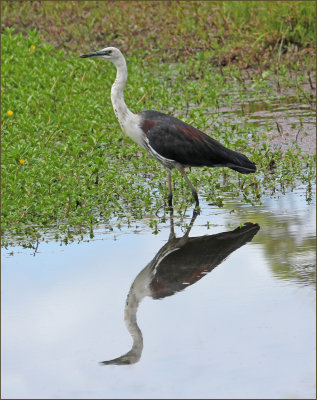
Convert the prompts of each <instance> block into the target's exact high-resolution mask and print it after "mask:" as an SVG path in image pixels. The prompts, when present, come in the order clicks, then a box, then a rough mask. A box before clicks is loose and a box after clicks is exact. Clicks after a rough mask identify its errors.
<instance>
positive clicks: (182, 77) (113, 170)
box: [1, 2, 315, 245]
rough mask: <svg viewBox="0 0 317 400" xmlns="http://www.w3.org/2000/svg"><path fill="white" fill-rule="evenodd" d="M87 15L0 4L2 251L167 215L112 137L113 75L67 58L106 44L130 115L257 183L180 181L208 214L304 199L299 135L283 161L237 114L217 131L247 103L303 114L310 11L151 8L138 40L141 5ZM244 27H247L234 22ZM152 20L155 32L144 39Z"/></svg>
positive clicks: (90, 10) (145, 161)
mask: <svg viewBox="0 0 317 400" xmlns="http://www.w3.org/2000/svg"><path fill="white" fill-rule="evenodd" d="M92 3H95V2H80V3H77V2H57V3H55V2H43V3H41V2H16V3H15V4H11V3H10V4H9V2H3V3H2V8H3V9H2V12H3V33H2V46H1V65H2V102H1V111H2V123H1V124H2V125H1V128H2V180H1V182H2V234H3V244H4V245H7V244H12V243H19V244H24V245H30V244H31V245H32V242H36V241H40V240H42V239H43V238H44V237H45V235H46V234H47V233H49V232H52V231H54V232H55V233H54V234H55V235H56V239H58V238H62V239H64V240H71V239H72V238H74V237H77V236H78V235H83V234H84V233H85V232H87V231H91V234H93V233H92V232H93V229H94V228H95V227H96V226H98V225H101V224H105V225H107V226H109V224H110V225H114V224H115V225H116V226H120V224H123V223H127V222H129V221H131V220H135V219H137V220H139V219H141V218H144V216H148V217H149V224H150V226H151V227H152V228H154V230H155V229H156V227H157V216H156V212H157V210H158V209H160V208H161V207H162V205H163V204H164V203H167V181H166V175H165V171H164V169H163V168H162V167H161V166H160V165H159V164H158V163H157V162H156V161H155V160H154V159H151V158H149V157H148V156H147V155H146V154H145V153H144V152H143V150H141V149H140V148H139V147H138V146H137V145H136V144H134V143H133V142H132V141H130V139H129V138H127V137H124V136H123V134H122V132H121V130H120V126H119V124H118V122H117V120H116V118H115V115H114V113H113V110H112V105H111V101H110V87H111V85H112V82H113V80H114V78H115V69H114V67H113V66H112V65H111V64H108V63H106V62H103V61H102V60H94V59H89V60H84V61H83V60H81V59H80V58H78V56H79V54H81V53H83V52H85V51H86V50H97V49H99V48H101V47H104V46H105V45H109V44H110V43H111V45H118V46H120V47H121V48H122V50H123V52H124V53H125V56H126V58H127V63H128V72H129V77H128V82H127V87H126V90H125V94H126V102H127V105H128V106H129V107H130V108H131V110H132V111H135V112H138V111H140V110H142V109H156V110H159V111H162V112H165V113H170V114H173V115H174V116H177V117H179V118H181V119H183V120H185V121H186V122H188V123H190V124H193V125H194V126H196V127H197V128H199V129H201V130H203V131H205V132H206V133H208V134H210V135H212V136H213V137H214V138H215V139H217V140H219V141H220V142H221V143H223V144H224V145H226V146H228V147H230V148H232V149H234V150H238V151H241V152H243V153H245V154H246V155H247V156H248V157H250V158H251V159H252V161H254V162H255V163H256V165H257V168H258V172H257V173H256V174H254V175H248V176H246V175H240V174H237V173H235V172H234V171H231V170H228V169H221V168H220V169H218V168H215V169H208V168H203V169H192V170H191V171H190V179H191V181H192V182H193V184H194V185H195V186H196V187H197V189H198V192H199V195H200V197H201V198H205V199H206V200H207V201H208V202H209V203H213V204H217V205H218V206H222V204H223V202H224V194H225V195H228V196H232V197H239V198H241V200H243V201H244V202H250V203H257V202H260V201H261V197H262V196H263V194H268V195H271V194H274V193H277V192H280V193H283V192H284V191H285V190H287V188H292V187H295V186H296V185H299V184H301V185H305V187H306V190H307V199H308V200H309V193H310V192H311V190H312V185H313V183H314V176H315V156H314V155H311V154H307V153H305V152H303V151H302V150H301V148H300V146H299V145H298V142H297V137H296V140H295V141H294V142H292V143H290V144H289V146H288V149H287V150H283V151H282V149H281V148H279V147H278V146H273V145H272V143H271V141H272V137H271V136H270V135H269V134H268V132H267V131H266V130H263V129H258V127H257V126H255V125H252V124H248V120H247V116H245V118H244V119H243V121H242V122H241V121H239V123H238V122H237V121H235V120H234V119H232V120H229V121H228V120H224V119H223V118H222V114H221V112H220V111H219V110H220V109H221V108H222V107H226V106H229V105H231V104H233V103H236V102H240V104H245V103H246V104H247V102H248V100H249V99H251V98H252V99H253V100H263V98H265V99H266V101H267V102H270V101H271V100H273V99H276V97H278V98H279V99H280V100H281V101H283V98H285V96H287V95H288V93H289V90H290V88H292V95H293V96H295V98H296V99H297V102H298V104H301V103H309V104H313V103H314V97H312V96H313V95H312V90H308V89H307V86H308V87H309V89H311V88H313V87H314V85H315V80H314V65H315V61H314V40H315V33H314V21H315V16H314V15H315V6H314V4H313V2H281V3H280V2H279V4H277V2H272V3H269V2H267V3H266V2H223V3H221V2H212V4H211V5H209V4H207V2H188V3H187V2H184V3H183V2H177V3H176V4H175V5H174V4H170V3H169V2H166V3H165V2H154V3H151V5H152V6H153V9H152V11H153V12H152V13H151V16H148V18H147V19H146V18H145V23H144V25H143V26H142V28H141V17H140V15H143V16H144V15H147V14H146V10H148V7H149V4H150V3H148V2H109V3H108V2H105V3H103V2H97V4H92ZM130 3H131V4H130ZM237 3H241V4H240V6H241V9H239V8H238V5H237ZM243 3H249V5H252V7H253V8H252V7H246V6H245V5H242V4H243ZM254 3H259V4H260V5H255V4H254ZM264 3H265V4H264ZM304 3H306V4H304ZM133 6H134V7H136V8H134V11H133V12H132V8H131V7H133ZM76 7H77V8H76ZM103 7H106V8H107V10H108V12H107V13H101V10H102V9H103V11H104V10H105V9H104V8H103ZM208 7H210V8H208ZM255 7H259V9H258V10H262V11H261V12H260V13H255V11H254V10H255ZM136 9H138V10H139V12H136ZM206 10H209V14H208V13H207V11H206ZM252 10H253V11H252ZM287 10H288V12H287ZM17 11H18V12H17ZM35 11H37V14H36V13H35ZM123 11H124V12H123ZM142 12H143V14H142ZM140 13H141V14H140ZM206 13H207V14H206ZM252 13H253V14H252ZM270 13H271V14H270ZM101 15H102V16H101ZM109 15H111V19H110V18H108V16H109ZM252 15H253V17H252V23H249V24H247V23H243V21H247V18H249V17H250V16H252ZM269 15H271V17H270V18H269ZM67 16H69V17H70V16H71V18H70V23H69V24H65V18H66V20H68V19H67ZM83 16H84V17H83ZM159 17H160V18H162V21H163V24H162V25H161V26H164V27H165V28H166V31H160V32H154V31H153V26H154V22H155V21H157V18H159ZM76 18H77V20H76ZM82 18H85V21H84V23H81V22H82ZM173 18H174V22H175V18H177V19H176V20H182V24H179V25H176V29H175V30H172V29H170V28H168V26H169V24H170V23H171V21H173ZM119 22H120V23H119ZM132 23H133V24H134V25H131V24H132ZM263 23H266V28H265V27H263V26H262V24H263ZM75 24H76V28H75ZM203 24H205V25H203ZM208 24H209V25H208ZM268 24H269V26H268ZM65 25H68V26H67V27H66V26H65ZM101 26H102V27H104V28H103V29H101ZM128 26H129V27H130V28H131V29H130V30H128V29H127V27H128ZM206 27H209V28H208V29H207V28H206ZM260 27H261V30H260V32H259V31H258V29H259V28H260ZM35 28H36V29H35ZM88 28H89V29H90V33H89V35H88V31H87V29H88ZM156 29H161V28H158V27H157V24H156ZM263 29H266V30H267V32H268V31H269V29H270V34H269V35H268V34H267V33H265V32H266V31H263ZM85 30H86V31H85ZM128 31H129V32H128ZM172 31H173V32H174V33H173V35H174V36H173V37H174V38H176V42H175V40H173V37H171V36H170V35H171V32H172ZM193 31H194V32H195V35H196V33H197V35H196V36H195V35H193V34H192V32H193ZM70 32H72V33H70ZM98 32H99V33H98ZM127 32H128V35H129V37H128V38H125V34H127ZM190 33H191V34H190ZM67 35H68V36H67ZM194 36H195V38H196V39H195V42H194V38H193V37H194ZM140 37H142V40H141V41H138V38H140ZM67 38H68V39H67ZM210 38H211V39H210ZM251 38H253V39H252V40H251ZM248 42H249V44H248V45H247V43H248ZM239 46H240V47H239ZM243 46H244V47H243ZM284 88H286V89H287V90H284ZM300 124H303V122H302V121H298V129H299V128H300ZM295 128H296V129H297V126H296V127H295ZM278 134H280V135H282V134H283V132H280V129H279V132H278ZM173 175H174V176H173V179H174V182H175V188H174V196H175V197H174V203H175V207H174V211H175V212H178V213H182V212H184V210H186V208H187V207H189V206H190V205H192V197H191V194H190V191H189V189H188V188H187V185H186V183H185V182H184V181H183V179H182V177H181V176H180V175H179V174H178V173H177V172H173ZM56 227H58V229H53V228H56Z"/></svg>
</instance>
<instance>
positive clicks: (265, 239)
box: [2, 192, 316, 398]
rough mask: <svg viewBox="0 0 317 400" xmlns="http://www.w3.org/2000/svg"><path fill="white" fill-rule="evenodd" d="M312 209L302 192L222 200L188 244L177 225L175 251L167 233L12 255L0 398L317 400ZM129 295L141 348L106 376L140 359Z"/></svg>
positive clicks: (198, 223) (5, 286)
mask: <svg viewBox="0 0 317 400" xmlns="http://www.w3.org/2000/svg"><path fill="white" fill-rule="evenodd" d="M232 209H234V210H235V211H234V212H231V210H232ZM314 210H315V198H313V201H312V203H311V204H310V205H308V204H307V203H306V202H305V193H303V192H297V193H289V194H287V195H285V196H283V197H281V198H278V199H267V200H266V201H264V203H263V205H260V206H253V207H250V206H243V205H239V204H235V203H234V202H233V201H229V200H228V201H227V202H226V203H225V207H224V209H217V208H213V207H208V206H204V207H203V211H202V214H201V215H199V216H197V218H196V220H195V221H194V222H193V226H192V228H191V230H190V232H188V234H189V239H188V240H187V239H186V228H184V224H183V225H182V224H181V225H182V226H179V225H180V224H179V220H178V218H176V217H175V234H176V237H177V239H176V238H174V237H173V236H172V235H171V236H170V240H169V241H168V238H169V235H170V224H169V222H168V223H166V226H165V227H163V228H162V230H161V232H160V233H159V234H158V235H157V236H155V235H153V234H151V233H150V232H147V231H143V232H141V233H139V234H131V233H129V232H126V234H122V235H121V236H120V237H119V238H118V240H115V241H114V240H112V239H113V236H110V235H108V236H107V237H103V239H104V240H95V241H90V242H82V243H80V244H76V243H74V244H71V245H69V246H62V247H60V246H59V245H58V244H57V243H49V244H41V246H40V248H39V251H40V252H39V254H37V255H36V256H35V257H33V256H32V255H29V253H30V250H20V249H9V250H8V251H4V252H3V253H2V397H5V398H196V397H198V398H257V397H260V398H263V397H264V398H276V397H279V398H280V397H282V398H283V397H284V398H294V397H302V398H303V397H306V398H310V397H311V398H313V397H314V393H315V325H316V324H315V292H314V290H315V289H314V288H315V284H314V272H313V271H314V265H315V256H314V254H315V239H314V238H315V216H314V212H315V211H314ZM190 221H191V215H188V218H187V219H186V221H185V222H186V223H187V224H190ZM207 221H209V222H210V228H209V229H208V228H207V227H206V222H207ZM246 222H250V223H253V224H258V225H259V226H260V230H258V228H257V226H256V225H252V224H249V225H247V226H246V227H243V224H244V223H246ZM240 224H241V227H240V228H239V226H240ZM237 228H238V229H237ZM244 229H245V232H244V231H243V230H244ZM206 235H207V236H206ZM184 237H185V239H182V238H184ZM98 238H99V239H101V238H102V236H101V235H99V237H98ZM191 238H197V239H191ZM106 239H108V240H106ZM231 239H232V240H231ZM221 240H222V245H220V246H217V245H215V243H216V242H217V241H218V242H219V241H221ZM209 241H210V242H209ZM210 243H211V244H210ZM205 244H206V246H205ZM207 244H208V245H207ZM173 246H176V247H180V248H179V249H178V250H175V251H172V252H169V251H170V250H171V249H172V250H174V248H173ZM191 246H193V247H195V246H196V247H195V251H193V249H191V250H190V251H189V250H188V249H189V248H190V247H191ZM206 249H209V250H208V251H206ZM210 249H212V251H210ZM12 250H13V256H9V255H8V254H9V253H10V252H11V251H12ZM16 250H17V251H16ZM187 251H189V254H194V253H195V252H196V253H197V254H198V255H197V257H196V256H195V257H193V259H192V260H190V262H187V265H186V260H187V261H188V260H189V257H188V253H186V252H187ZM164 256H165V257H164ZM204 257H205V258H204ZM182 258H183V259H184V260H185V261H184V262H183V261H182ZM212 259H213V260H212ZM164 260H165V261H164ZM164 263H165V264H164ZM204 265H205V266H204ZM169 266H170V267H169ZM216 266H217V268H216ZM168 268H171V269H172V270H173V275H172V274H169V273H168ZM190 268H192V269H190ZM210 271H212V273H209V272H210ZM205 272H206V273H205ZM140 276H141V278H140ZM171 280H172V283H171ZM144 283H148V284H147V285H144ZM182 283H187V284H185V285H183V286H184V287H185V290H181V289H182V288H183V286H182ZM131 285H132V286H131ZM136 288H137V289H138V290H139V292H138V295H137V297H135V293H136V291H135V289H136ZM173 292H177V294H176V295H172V293H173ZM131 293H132V294H133V295H131ZM128 294H129V296H130V300H131V299H132V306H133V305H134V306H136V307H138V311H137V321H138V326H139V329H140V332H142V337H143V340H142V343H141V347H140V346H139V347H138V348H137V352H138V353H137V354H136V356H135V354H133V356H134V357H135V358H134V360H133V362H134V364H133V365H126V364H125V365H104V366H100V364H99V361H101V360H113V359H116V358H118V356H119V357H120V356H121V355H122V354H124V353H125V352H126V351H127V350H128V349H129V348H131V346H132V340H131V336H130V334H129V332H128V331H127V329H126V326H125V323H124V318H123V317H124V315H123V313H124V309H125V299H126V298H127V295H128ZM150 296H152V297H154V298H155V297H156V298H162V299H161V300H158V301H153V299H151V297H150ZM141 300H142V303H141ZM133 302H134V303H133ZM132 309H133V307H130V310H132ZM135 311H136V309H135ZM133 315H134V314H133V313H130V317H131V318H130V322H131V321H132V325H133V323H134V316H133ZM126 317H127V319H128V321H127V322H128V328H129V313H128V316H127V310H126ZM130 328H131V325H130ZM138 333H139V332H138ZM139 344H140V341H139V342H138V345H139ZM140 350H141V351H140ZM142 350H143V351H142ZM131 360H132V359H130V361H131ZM125 361H126V359H125ZM136 361H137V362H136Z"/></svg>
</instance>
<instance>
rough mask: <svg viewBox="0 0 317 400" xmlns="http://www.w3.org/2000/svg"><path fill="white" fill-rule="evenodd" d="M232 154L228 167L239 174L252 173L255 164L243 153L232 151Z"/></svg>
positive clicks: (254, 169)
mask: <svg viewBox="0 0 317 400" xmlns="http://www.w3.org/2000/svg"><path fill="white" fill-rule="evenodd" d="M233 153H234V155H233V157H231V160H230V161H231V162H230V163H228V164H227V167H228V168H231V169H233V170H234V171H237V172H240V174H252V173H254V172H255V171H256V166H255V164H254V163H253V162H252V161H250V160H249V159H248V157H247V156H245V155H244V154H241V153H238V152H237V151H234V152H233Z"/></svg>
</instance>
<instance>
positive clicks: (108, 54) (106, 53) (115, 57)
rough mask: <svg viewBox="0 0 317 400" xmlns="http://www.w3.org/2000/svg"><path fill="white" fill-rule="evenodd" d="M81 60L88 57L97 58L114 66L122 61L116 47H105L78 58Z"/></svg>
mask: <svg viewBox="0 0 317 400" xmlns="http://www.w3.org/2000/svg"><path fill="white" fill-rule="evenodd" d="M80 57H81V58H88V57H97V58H103V59H105V60H109V61H112V62H113V63H114V64H116V62H118V61H119V60H122V58H123V55H122V53H121V51H120V50H119V49H117V48H116V47H105V48H104V49H102V50H100V51H96V52H94V53H88V54H83V55H81V56H80Z"/></svg>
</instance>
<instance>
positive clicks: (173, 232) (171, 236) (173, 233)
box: [168, 207, 175, 240]
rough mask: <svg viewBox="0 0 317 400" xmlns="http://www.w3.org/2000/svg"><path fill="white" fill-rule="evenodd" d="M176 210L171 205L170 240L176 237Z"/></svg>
mask: <svg viewBox="0 0 317 400" xmlns="http://www.w3.org/2000/svg"><path fill="white" fill-rule="evenodd" d="M173 214H174V211H173V207H170V236H169V238H168V240H172V239H174V238H175V231H174V218H173V217H174V215H173Z"/></svg>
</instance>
